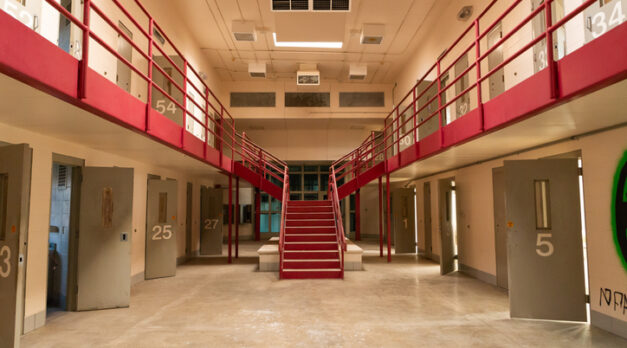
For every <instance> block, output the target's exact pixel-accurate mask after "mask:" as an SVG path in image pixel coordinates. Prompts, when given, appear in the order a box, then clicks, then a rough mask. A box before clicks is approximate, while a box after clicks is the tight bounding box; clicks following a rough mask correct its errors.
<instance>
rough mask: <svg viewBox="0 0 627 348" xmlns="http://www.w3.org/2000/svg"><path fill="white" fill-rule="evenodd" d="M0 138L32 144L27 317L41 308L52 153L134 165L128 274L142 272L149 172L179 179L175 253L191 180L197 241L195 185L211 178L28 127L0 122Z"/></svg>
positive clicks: (181, 247)
mask: <svg viewBox="0 0 627 348" xmlns="http://www.w3.org/2000/svg"><path fill="white" fill-rule="evenodd" d="M0 139H2V141H5V142H8V143H28V144H29V145H30V146H31V148H33V164H32V167H33V171H32V182H31V201H30V217H29V231H28V255H27V268H26V269H27V271H26V297H25V299H26V300H25V301H26V305H25V306H26V308H25V316H26V317H28V316H31V315H34V314H37V313H40V312H42V311H45V309H46V288H47V267H48V226H49V222H50V192H51V185H52V182H51V180H52V153H58V154H62V155H66V156H71V157H75V158H79V159H84V160H85V165H86V166H103V167H106V166H109V167H111V166H118V167H128V168H133V169H134V192H133V233H132V237H131V240H132V247H131V269H130V274H129V277H130V276H132V275H136V274H140V273H142V272H143V271H144V258H145V253H144V251H145V236H146V185H147V176H148V174H155V175H160V176H162V177H168V178H173V179H176V180H177V182H178V201H179V204H178V216H179V218H178V221H179V233H178V235H177V256H178V257H181V256H184V255H185V223H186V222H185V211H186V185H187V182H192V183H193V184H194V191H193V194H194V196H193V202H194V204H193V210H192V211H193V226H192V236H193V239H192V242H193V246H194V247H193V248H192V249H193V250H197V249H198V246H199V233H198V231H199V225H198V223H199V221H198V220H199V216H200V215H199V214H200V189H199V187H200V186H199V185H201V184H203V185H213V180H212V179H211V178H198V177H192V176H189V175H187V174H186V173H184V172H180V171H173V170H169V169H166V168H159V167H155V166H152V165H149V164H145V163H142V162H138V161H135V160H132V159H129V158H125V157H121V156H118V155H113V154H110V153H106V152H103V151H98V150H95V149H92V148H88V147H85V146H83V145H81V144H77V143H71V142H66V141H63V140H60V139H57V138H52V137H47V136H45V135H42V134H39V133H34V132H30V131H27V130H24V129H21V128H15V127H11V126H7V125H4V124H3V125H1V127H0Z"/></svg>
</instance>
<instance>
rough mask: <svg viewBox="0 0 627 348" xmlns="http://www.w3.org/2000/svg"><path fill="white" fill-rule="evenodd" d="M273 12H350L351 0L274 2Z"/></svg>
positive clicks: (276, 0) (275, 0) (291, 0)
mask: <svg viewBox="0 0 627 348" xmlns="http://www.w3.org/2000/svg"><path fill="white" fill-rule="evenodd" d="M272 11H339V12H347V11H350V0H272Z"/></svg>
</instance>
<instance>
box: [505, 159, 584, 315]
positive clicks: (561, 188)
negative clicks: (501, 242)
mask: <svg viewBox="0 0 627 348" xmlns="http://www.w3.org/2000/svg"><path fill="white" fill-rule="evenodd" d="M505 204H506V221H507V228H508V234H507V245H508V248H507V249H508V250H507V255H508V266H509V271H508V274H509V295H510V296H509V299H510V315H511V317H512V318H528V319H548V320H567V321H586V320H587V315H586V292H585V277H584V259H583V244H582V231H581V219H580V217H581V215H580V214H581V212H580V197H579V168H578V165H577V160H576V159H550V160H531V161H505Z"/></svg>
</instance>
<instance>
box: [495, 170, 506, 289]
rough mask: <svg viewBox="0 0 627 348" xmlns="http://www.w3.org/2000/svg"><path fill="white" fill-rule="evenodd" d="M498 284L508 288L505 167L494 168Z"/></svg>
mask: <svg viewBox="0 0 627 348" xmlns="http://www.w3.org/2000/svg"><path fill="white" fill-rule="evenodd" d="M492 197H493V202H494V204H493V205H494V245H495V249H496V250H495V251H496V285H497V286H498V287H500V288H503V289H507V277H508V275H507V225H506V223H505V169H503V167H499V168H494V169H492Z"/></svg>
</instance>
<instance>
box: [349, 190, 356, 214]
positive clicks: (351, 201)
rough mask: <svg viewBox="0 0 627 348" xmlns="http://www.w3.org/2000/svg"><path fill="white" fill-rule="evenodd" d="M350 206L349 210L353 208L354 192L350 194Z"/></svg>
mask: <svg viewBox="0 0 627 348" xmlns="http://www.w3.org/2000/svg"><path fill="white" fill-rule="evenodd" d="M350 207H351V211H354V210H355V194H352V195H351V196H350Z"/></svg>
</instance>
